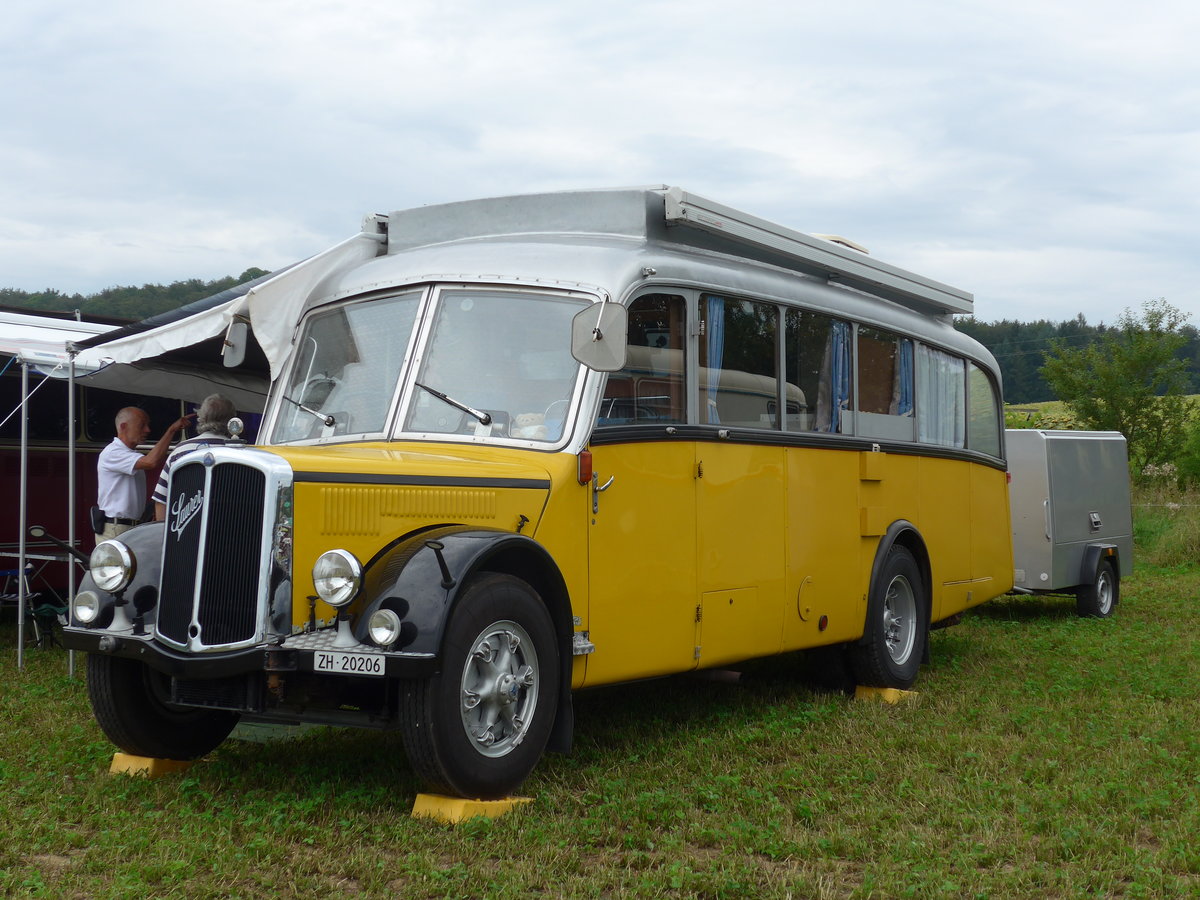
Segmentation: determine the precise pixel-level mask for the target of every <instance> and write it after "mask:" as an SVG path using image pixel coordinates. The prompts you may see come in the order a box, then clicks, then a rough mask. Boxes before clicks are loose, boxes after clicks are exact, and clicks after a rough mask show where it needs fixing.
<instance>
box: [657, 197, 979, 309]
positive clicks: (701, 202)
mask: <svg viewBox="0 0 1200 900" xmlns="http://www.w3.org/2000/svg"><path fill="white" fill-rule="evenodd" d="M664 193H665V200H666V208H665V215H666V221H667V224H668V225H685V226H690V227H692V228H697V229H700V230H702V231H705V232H708V233H709V234H712V235H719V236H722V237H724V238H726V239H728V240H732V241H735V242H737V243H739V244H743V245H746V246H749V247H753V248H756V249H758V250H761V251H766V252H768V253H769V254H771V256H773V257H776V258H780V259H781V261H782V262H783V264H785V265H787V266H788V267H789V268H794V269H796V270H797V271H800V272H804V273H806V274H811V275H817V276H819V277H825V278H828V279H830V280H832V281H837V282H840V283H841V284H844V285H846V286H847V287H852V288H857V289H858V290H862V291H866V292H867V293H870V294H874V295H876V296H881V297H885V298H886V299H889V300H893V301H895V302H897V303H900V304H902V305H904V306H908V307H910V308H914V309H917V310H919V311H922V312H933V313H941V314H950V313H958V314H963V313H966V314H969V313H972V312H973V311H974V309H975V300H974V297H973V296H972V295H971V294H969V293H968V292H966V291H963V290H959V289H958V288H954V287H950V286H949V285H947V284H942V283H941V282H938V281H934V280H933V279H931V278H925V277H923V276H921V275H916V274H914V273H912V272H908V271H905V270H904V269H901V268H898V267H896V266H892V265H888V264H887V263H885V262H880V261H879V260H877V259H874V258H872V257H870V256H867V255H866V254H865V252H864V251H862V250H860V249H857V248H856V249H849V248H848V247H847V246H845V245H843V244H841V243H840V242H835V241H832V240H829V239H827V238H822V237H817V236H815V235H811V234H805V233H803V232H800V231H793V230H792V229H790V228H785V227H784V226H782V225H776V224H775V223H773V222H768V221H767V220H766V219H760V218H758V217H757V216H752V215H750V214H749V213H744V212H740V211H739V210H736V209H733V208H732V207H729V206H725V205H723V204H720V203H716V202H714V201H712V200H706V199H705V198H703V197H699V196H697V195H696V194H691V193H688V192H687V191H685V190H683V189H682V188H678V187H671V188H667V189H666V191H665V192H664Z"/></svg>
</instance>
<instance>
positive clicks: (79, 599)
mask: <svg viewBox="0 0 1200 900" xmlns="http://www.w3.org/2000/svg"><path fill="white" fill-rule="evenodd" d="M99 615H100V597H99V596H98V595H97V594H96V592H95V591H80V592H79V593H78V594H76V595H75V599H74V600H73V601H72V602H71V618H72V619H74V620H75V621H76V622H78V623H79V624H80V625H91V624H92V623H93V622H95V621H96V618H97V616H99Z"/></svg>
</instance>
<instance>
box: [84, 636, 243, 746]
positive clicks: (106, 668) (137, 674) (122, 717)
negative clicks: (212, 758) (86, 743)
mask: <svg viewBox="0 0 1200 900" xmlns="http://www.w3.org/2000/svg"><path fill="white" fill-rule="evenodd" d="M87 686H88V697H89V698H90V699H91V701H92V711H93V712H94V713H95V715H96V721H97V722H98V723H99V724H100V728H101V729H102V730H103V731H104V733H105V734H106V735H108V739H109V740H110V741H112V742H113V743H114V744H116V745H117V746H118V747H120V748H121V749H122V750H124V751H125V752H126V753H132V754H133V755H135V756H148V757H151V758H153V759H198V758H199V757H201V756H204V755H205V754H206V753H208V752H210V751H211V750H213V749H214V748H215V747H217V745H219V744H220V743H221V742H222V741H223V740H225V738H227V737H229V732H231V731H233V727H234V726H235V725H236V724H237V723H238V719H239V718H240V717H239V715H238V714H237V713H235V712H228V711H226V710H220V709H216V710H214V709H195V708H193V707H188V706H177V705H175V704H173V703H171V680H170V678H169V677H168V676H167V675H164V674H163V673H161V672H157V671H155V670H154V669H151V668H150V667H149V666H147V665H145V664H144V663H140V662H138V661H137V660H135V659H123V658H121V657H116V656H105V655H102V654H96V653H91V654H89V655H88V664H87Z"/></svg>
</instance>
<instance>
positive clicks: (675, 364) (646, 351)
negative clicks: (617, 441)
mask: <svg viewBox="0 0 1200 900" xmlns="http://www.w3.org/2000/svg"><path fill="white" fill-rule="evenodd" d="M685 310H686V308H685V306H684V302H683V298H682V297H680V296H677V295H674V294H647V295H645V296H642V297H638V298H637V299H636V300H634V301H633V302H632V303H631V304H630V305H629V327H628V332H627V337H626V342H627V345H628V357H627V361H626V363H625V368H624V369H622V370H621V371H620V372H613V373H612V374H611V375H609V376H608V383H607V386H606V387H605V389H604V399H603V400H602V401H601V403H600V415H599V417H598V418H597V421H596V424H597V425H598V426H605V425H645V424H657V423H662V422H666V423H682V422H685V421H686V420H687V402H686V397H687V394H686V392H685V390H684V373H685V372H686V371H687V365H686V358H685V347H686V346H687V331H686V328H685V327H684V326H685V322H686V311H685Z"/></svg>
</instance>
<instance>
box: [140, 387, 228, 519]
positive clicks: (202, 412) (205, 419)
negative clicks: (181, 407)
mask: <svg viewBox="0 0 1200 900" xmlns="http://www.w3.org/2000/svg"><path fill="white" fill-rule="evenodd" d="M236 415H237V408H236V407H235V406H234V405H233V401H232V400H230V399H229V398H228V397H226V396H224V395H223V394H209V395H208V396H207V397H205V398H204V401H203V402H202V403H201V404H200V408H199V409H198V410H197V411H196V432H197V434H196V436H195V437H191V438H188V439H187V440H183V441H180V442H179V443H178V444H176V445H175V449H174V450H172V451H171V452H170V453H169V454H168V455H167V461H166V462H164V463H163V467H162V472H160V473H159V476H158V484H157V485H155V487H154V520H155V521H156V522H162V521H163V520H165V519H166V517H167V480H168V478H170V475H171V467H172V466H173V465H175V462H176V460H178V459H179V458H180V457H181V456H186V455H187V454H188V453H191V452H192V451H193V450H195V449H196V448H198V447H211V446H212V445H214V444H232V443H237V442H235V441H234V439H233V437H232V436H231V435H230V433H229V420H230V419H232V418H233V417H234V416H236Z"/></svg>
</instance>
